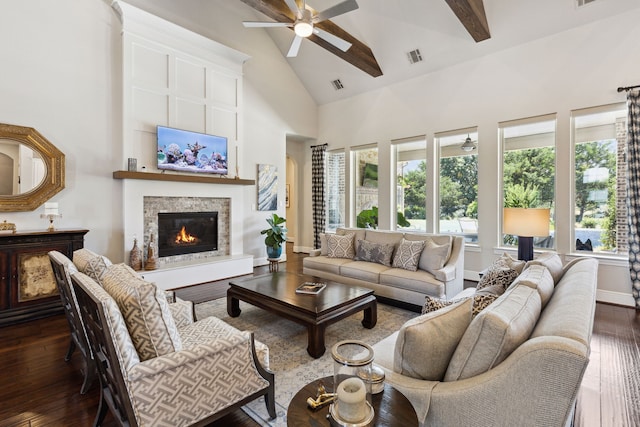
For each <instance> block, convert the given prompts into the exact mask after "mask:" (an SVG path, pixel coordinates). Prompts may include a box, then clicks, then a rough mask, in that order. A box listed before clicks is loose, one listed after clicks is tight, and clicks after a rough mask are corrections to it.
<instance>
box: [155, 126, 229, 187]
mask: <svg viewBox="0 0 640 427" xmlns="http://www.w3.org/2000/svg"><path fill="white" fill-rule="evenodd" d="M157 135H158V169H162V170H172V171H177V172H196V173H212V174H218V175H226V174H227V173H228V172H229V169H228V167H227V138H225V137H223V136H215V135H208V134H205V133H200V132H191V131H188V130H181V129H174V128H170V127H165V126H158V127H157Z"/></svg>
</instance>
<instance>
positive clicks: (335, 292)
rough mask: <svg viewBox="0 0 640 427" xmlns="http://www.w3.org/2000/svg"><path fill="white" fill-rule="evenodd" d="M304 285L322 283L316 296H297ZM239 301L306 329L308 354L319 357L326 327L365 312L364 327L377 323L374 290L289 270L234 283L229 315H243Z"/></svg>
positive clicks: (323, 348) (229, 292) (232, 284)
mask: <svg viewBox="0 0 640 427" xmlns="http://www.w3.org/2000/svg"><path fill="white" fill-rule="evenodd" d="M303 282H323V283H326V284H327V286H326V287H325V288H324V289H323V290H322V291H321V292H320V293H319V294H317V295H308V294H297V293H296V288H297V287H298V286H300V285H301V284H302V283H303ZM240 300H242V301H244V302H247V303H249V304H251V305H255V306H256V307H260V308H262V309H264V310H267V311H270V312H272V313H274V314H277V315H278V316H281V317H284V318H285V319H289V320H292V321H294V322H297V323H300V324H302V325H304V326H306V327H307V331H308V346H307V352H308V353H309V355H310V356H311V357H314V358H316V359H317V358H318V357H320V356H322V355H323V354H324V352H325V345H324V331H325V329H326V327H327V326H328V325H330V324H332V323H335V322H337V321H339V320H341V319H344V318H345V317H348V316H351V315H352V314H354V313H357V312H359V311H363V310H364V319H363V320H362V326H364V327H365V328H368V329H371V328H373V327H374V326H375V325H376V322H377V321H378V307H377V303H376V297H374V296H373V291H372V290H371V289H366V288H360V287H357V286H349V285H343V284H341V283H336V282H329V281H326V280H322V279H318V278H317V277H313V276H307V275H304V274H296V273H290V272H286V271H281V272H275V273H272V274H266V275H264V276H257V277H253V278H250V279H238V280H232V281H231V282H230V283H229V289H228V290H227V313H229V316H231V317H238V316H239V315H240Z"/></svg>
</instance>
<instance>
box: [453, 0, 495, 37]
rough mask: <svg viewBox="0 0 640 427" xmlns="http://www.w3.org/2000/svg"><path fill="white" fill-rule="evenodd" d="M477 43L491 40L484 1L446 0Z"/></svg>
mask: <svg viewBox="0 0 640 427" xmlns="http://www.w3.org/2000/svg"><path fill="white" fill-rule="evenodd" d="M445 1H446V2H447V4H448V5H449V7H450V8H451V9H452V10H453V13H455V14H456V16H457V17H458V19H459V20H460V22H461V23H462V25H464V27H465V28H466V29H467V31H468V32H469V34H471V37H473V39H474V40H475V41H476V43H477V42H481V41H483V40H487V39H489V38H491V33H490V32H489V23H488V22H487V16H486V14H485V13H484V4H483V3H482V0H445Z"/></svg>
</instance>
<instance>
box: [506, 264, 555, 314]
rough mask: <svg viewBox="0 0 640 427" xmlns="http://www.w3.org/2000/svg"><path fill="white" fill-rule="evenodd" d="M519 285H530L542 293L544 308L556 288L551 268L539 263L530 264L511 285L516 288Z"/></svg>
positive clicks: (541, 298)
mask: <svg viewBox="0 0 640 427" xmlns="http://www.w3.org/2000/svg"><path fill="white" fill-rule="evenodd" d="M519 285H522V286H529V287H530V288H533V289H535V290H537V291H538V294H540V300H541V302H542V308H544V307H545V306H546V305H547V302H549V300H550V299H551V295H552V294H553V289H554V283H553V277H551V273H550V272H549V269H547V267H545V266H544V265H538V264H533V265H530V266H528V267H527V269H526V270H524V271H523V272H522V274H521V275H519V276H518V278H517V279H516V280H514V281H513V283H512V284H511V286H510V287H511V288H514V287H516V286H519Z"/></svg>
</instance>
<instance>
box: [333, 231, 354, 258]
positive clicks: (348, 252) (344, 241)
mask: <svg viewBox="0 0 640 427" xmlns="http://www.w3.org/2000/svg"><path fill="white" fill-rule="evenodd" d="M353 236H354V234H353V233H350V234H345V235H344V236H340V235H338V234H327V256H328V257H329V258H349V259H353V256H354V255H355V250H354V248H353Z"/></svg>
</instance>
